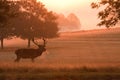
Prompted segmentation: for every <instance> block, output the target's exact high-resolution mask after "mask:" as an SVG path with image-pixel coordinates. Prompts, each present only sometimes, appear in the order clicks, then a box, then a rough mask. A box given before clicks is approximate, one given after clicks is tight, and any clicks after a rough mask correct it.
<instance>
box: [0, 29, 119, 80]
mask: <svg viewBox="0 0 120 80" xmlns="http://www.w3.org/2000/svg"><path fill="white" fill-rule="evenodd" d="M16 40H17V39H16ZM16 40H14V41H13V40H12V41H11V42H12V43H11V42H10V41H7V40H6V43H5V44H6V48H5V49H4V50H0V80H40V79H41V80H120V77H119V76H120V29H111V30H93V31H80V32H67V33H62V34H61V35H60V37H59V38H57V39H51V40H48V43H47V52H45V53H43V54H42V56H40V57H38V58H36V59H35V62H34V63H32V62H31V60H29V59H27V60H25V59H22V60H21V61H20V62H19V63H15V62H14V60H15V58H16V55H15V54H14V51H15V50H16V49H18V48H21V47H23V46H24V47H26V44H25V41H23V42H22V41H17V42H16ZM32 47H35V46H32Z"/></svg>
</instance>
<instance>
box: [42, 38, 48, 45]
mask: <svg viewBox="0 0 120 80" xmlns="http://www.w3.org/2000/svg"><path fill="white" fill-rule="evenodd" d="M42 40H43V41H44V43H43V45H44V47H46V43H47V42H46V39H45V38H42Z"/></svg>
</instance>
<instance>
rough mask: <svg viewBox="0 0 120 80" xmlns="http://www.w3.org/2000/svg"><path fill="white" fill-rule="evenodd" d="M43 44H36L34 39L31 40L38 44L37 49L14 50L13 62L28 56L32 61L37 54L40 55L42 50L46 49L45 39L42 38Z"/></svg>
mask: <svg viewBox="0 0 120 80" xmlns="http://www.w3.org/2000/svg"><path fill="white" fill-rule="evenodd" d="M43 41H44V44H43V45H38V44H37V43H36V42H35V41H34V39H33V40H32V42H33V43H34V44H35V45H37V46H38V49H18V50H16V51H15V54H16V56H17V58H16V59H15V62H19V61H20V59H21V58H23V59H27V58H30V59H31V60H32V62H34V59H35V58H36V57H38V56H41V54H42V53H43V52H45V51H46V48H45V46H46V40H45V39H44V38H43Z"/></svg>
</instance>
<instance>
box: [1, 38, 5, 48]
mask: <svg viewBox="0 0 120 80" xmlns="http://www.w3.org/2000/svg"><path fill="white" fill-rule="evenodd" d="M3 41H4V39H3V38H1V49H3V48H4V43H3Z"/></svg>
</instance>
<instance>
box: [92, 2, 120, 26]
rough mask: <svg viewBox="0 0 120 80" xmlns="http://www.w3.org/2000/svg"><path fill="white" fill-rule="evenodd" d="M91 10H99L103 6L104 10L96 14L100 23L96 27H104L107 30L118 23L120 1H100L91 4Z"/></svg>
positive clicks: (119, 18)
mask: <svg viewBox="0 0 120 80" xmlns="http://www.w3.org/2000/svg"><path fill="white" fill-rule="evenodd" d="M91 6H92V8H97V9H98V8H100V7H102V6H104V7H105V8H104V10H102V11H100V12H99V13H98V17H99V18H100V19H101V22H100V23H99V24H98V26H102V25H105V26H106V27H107V28H109V27H112V26H115V25H116V24H117V23H118V22H119V21H120V0H100V2H97V3H94V2H93V3H92V4H91Z"/></svg>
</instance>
